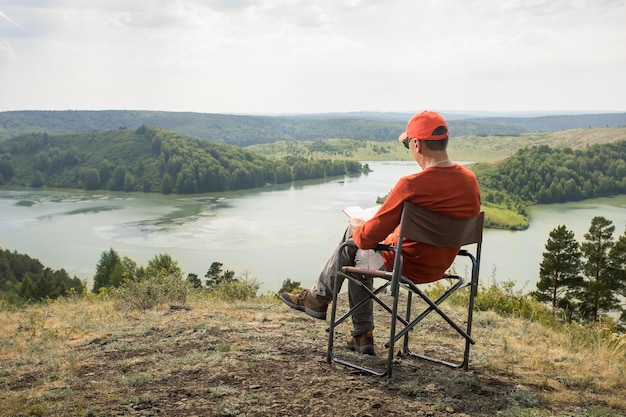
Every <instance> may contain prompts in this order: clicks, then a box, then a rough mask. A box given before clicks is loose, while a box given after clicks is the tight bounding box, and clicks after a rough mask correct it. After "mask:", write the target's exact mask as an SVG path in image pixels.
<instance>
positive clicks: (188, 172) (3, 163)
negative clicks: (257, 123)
mask: <svg viewBox="0 0 626 417" xmlns="http://www.w3.org/2000/svg"><path fill="white" fill-rule="evenodd" d="M362 169H363V168H362V166H361V164H360V163H359V162H357V161H341V160H327V159H316V160H313V159H307V158H304V157H294V156H287V157H284V158H281V159H270V158H266V157H263V156H260V155H257V154H254V153H251V152H248V151H245V150H243V149H241V148H238V147H235V146H231V145H224V144H219V143H214V142H208V141H201V140H198V139H193V138H188V137H184V136H181V135H179V134H176V133H174V132H170V131H167V130H164V129H161V128H149V127H146V126H140V127H139V128H137V129H136V130H127V129H120V130H115V131H110V132H102V133H95V132H94V133H83V134H77V135H59V136H53V135H48V134H46V133H44V134H29V135H23V136H20V137H17V138H13V139H10V140H7V141H3V142H0V185H3V184H5V185H11V186H32V187H42V186H48V187H57V188H81V189H85V190H99V189H103V190H112V191H143V192H161V193H164V194H170V193H178V194H193V193H206V192H214V191H226V190H238V189H246V188H255V187H261V186H264V185H266V184H280V183H287V182H291V181H293V180H305V179H318V178H324V177H331V176H341V175H345V174H358V173H361V172H362Z"/></svg>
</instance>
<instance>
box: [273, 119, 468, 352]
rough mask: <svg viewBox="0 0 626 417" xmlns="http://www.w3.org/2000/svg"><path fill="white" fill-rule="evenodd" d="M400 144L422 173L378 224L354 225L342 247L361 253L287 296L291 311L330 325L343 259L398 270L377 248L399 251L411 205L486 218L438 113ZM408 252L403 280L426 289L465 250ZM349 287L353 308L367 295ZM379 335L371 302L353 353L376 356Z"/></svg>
mask: <svg viewBox="0 0 626 417" xmlns="http://www.w3.org/2000/svg"><path fill="white" fill-rule="evenodd" d="M398 140H399V141H400V142H402V143H403V144H404V146H405V147H406V148H407V149H408V150H409V151H410V152H411V155H412V156H413V158H414V159H415V161H416V162H417V163H418V165H419V166H420V167H421V168H422V171H421V172H418V173H416V174H411V175H407V176H405V177H402V178H400V179H399V180H398V182H397V183H396V185H395V186H394V187H393V189H392V191H391V193H390V194H389V195H388V196H387V198H386V199H385V202H384V203H383V204H382V205H381V207H380V208H379V209H378V211H377V212H376V214H375V215H374V217H373V218H371V219H369V220H367V221H364V220H363V219H355V218H352V219H350V223H349V225H348V228H347V230H346V232H345V233H344V236H343V238H342V240H341V242H340V244H341V243H343V242H345V241H346V240H347V239H353V240H354V242H355V243H356V245H357V246H358V249H357V248H345V249H344V250H343V251H342V253H337V251H335V253H334V254H333V256H331V258H330V259H329V260H328V262H327V263H326V266H325V267H324V269H323V270H322V272H321V273H320V276H319V278H318V281H317V284H316V285H315V286H314V287H313V288H311V289H310V290H304V291H302V292H301V293H300V294H298V295H292V294H288V293H283V294H281V297H280V298H281V300H282V301H283V302H284V303H285V304H287V305H288V306H290V307H291V308H294V309H296V310H299V311H304V312H305V313H306V314H308V315H310V316H312V317H315V318H317V319H321V320H325V319H326V310H327V309H328V304H329V303H330V302H331V300H332V297H333V286H334V280H335V275H336V273H337V271H336V265H337V257H339V258H340V259H339V261H340V265H342V266H344V265H352V266H357V267H362V268H369V269H386V270H392V269H393V261H394V259H393V258H394V254H393V253H392V252H380V253H379V252H376V251H374V250H372V248H374V247H376V245H377V244H378V243H380V242H382V243H388V244H394V245H395V243H396V242H397V239H398V226H399V224H400V217H401V214H402V208H403V204H404V202H405V201H410V202H412V203H414V204H417V205H420V206H423V207H425V208H427V209H429V210H432V211H436V212H439V213H442V214H445V215H447V216H449V217H455V218H462V219H468V218H472V217H475V216H477V215H478V213H479V212H480V189H479V186H478V182H477V181H476V177H475V176H474V174H473V173H472V172H471V171H470V170H468V169H466V168H465V167H463V166H462V165H459V164H456V163H454V162H452V161H451V160H450V158H449V157H448V152H447V145H448V126H447V124H446V121H445V120H444V118H443V117H442V116H441V115H440V114H438V113H436V112H432V111H423V112H421V113H417V114H415V115H414V116H413V117H412V118H411V120H410V121H409V123H408V124H407V128H406V131H405V132H404V133H403V134H402V135H400V137H399V138H398ZM402 249H403V253H404V254H405V261H404V265H403V271H402V272H403V274H404V275H405V276H406V277H407V278H409V279H411V280H412V281H414V282H416V283H426V282H432V281H436V280H438V279H440V278H441V276H442V275H443V274H444V273H445V272H446V270H447V269H448V268H449V267H450V265H451V264H452V262H453V261H454V258H455V257H456V254H457V252H458V249H459V248H443V247H434V246H430V245H426V244H422V243H417V242H405V243H404V244H403V246H402ZM348 281H349V284H348V298H349V301H350V306H353V305H355V304H356V303H358V302H359V301H360V300H361V299H362V298H364V297H366V296H367V293H366V292H365V291H364V290H363V289H362V288H361V287H360V286H359V285H357V284H355V283H353V282H352V281H350V280H348ZM372 281H373V280H372V279H371V278H368V279H366V280H365V281H364V282H365V285H367V286H368V288H370V289H371V288H372V285H373V282H372ZM340 285H341V284H340ZM339 290H340V289H339V288H338V289H337V291H339ZM373 329H374V316H373V304H372V300H369V301H368V302H366V303H365V304H363V305H362V306H361V307H359V308H358V309H357V310H356V311H355V313H354V315H353V316H352V332H351V336H350V337H349V338H348V340H347V344H348V348H350V349H352V350H355V351H357V352H360V353H362V354H369V355H373V354H374V337H373V335H372V330H373Z"/></svg>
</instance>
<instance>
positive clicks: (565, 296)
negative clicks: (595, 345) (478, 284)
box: [531, 216, 626, 325]
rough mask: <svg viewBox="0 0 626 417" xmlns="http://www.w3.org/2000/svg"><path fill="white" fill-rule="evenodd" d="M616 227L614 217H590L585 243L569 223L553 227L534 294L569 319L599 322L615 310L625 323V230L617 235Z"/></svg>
mask: <svg viewBox="0 0 626 417" xmlns="http://www.w3.org/2000/svg"><path fill="white" fill-rule="evenodd" d="M614 232H615V225H614V224H613V222H612V221H610V220H607V219H606V218H604V217H602V216H596V217H594V218H593V219H592V220H591V226H590V227H589V230H588V232H587V233H585V235H584V240H583V241H582V242H581V243H579V242H578V241H576V239H575V236H574V233H573V232H572V231H570V230H568V229H567V227H566V226H565V225H559V226H557V227H556V228H554V229H553V230H552V231H551V232H550V237H549V238H548V241H547V242H546V244H545V252H544V253H543V260H542V261H541V265H540V271H539V281H538V282H537V290H536V291H534V292H533V293H531V294H532V295H534V296H536V297H537V299H538V300H539V301H542V302H545V303H548V304H549V305H550V306H551V307H552V311H553V314H554V315H557V314H560V315H561V316H562V317H564V318H565V320H567V321H568V322H571V321H574V320H576V321H581V322H597V321H599V320H601V319H602V318H603V317H605V316H606V314H608V313H616V314H620V315H621V316H620V317H621V319H620V321H621V323H622V325H626V310H625V309H624V302H623V300H620V298H619V297H620V296H622V297H626V230H624V233H623V234H622V235H620V236H619V237H618V238H617V239H615V238H614V237H613V233H614Z"/></svg>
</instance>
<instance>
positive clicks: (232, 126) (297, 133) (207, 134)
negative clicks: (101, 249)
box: [0, 110, 626, 147]
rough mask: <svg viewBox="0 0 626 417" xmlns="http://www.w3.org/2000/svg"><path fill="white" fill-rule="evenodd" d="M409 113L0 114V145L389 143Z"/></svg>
mask: <svg viewBox="0 0 626 417" xmlns="http://www.w3.org/2000/svg"><path fill="white" fill-rule="evenodd" d="M444 116H446V118H447V119H448V124H449V125H450V131H451V134H452V136H467V135H477V136H494V135H497V136H515V135H521V134H524V133H530V132H537V131H544V132H549V131H555V130H564V129H576V128H588V127H618V126H626V113H607V114H587V115H562V116H542V117H480V118H478V117H475V116H462V115H455V114H449V115H448V114H445V113H444ZM410 117H411V114H408V113H365V112H360V113H359V112H357V113H329V114H313V115H294V116H245V115H228V114H209V113H179V112H159V111H135V110H103V111H10V112H0V141H2V140H6V139H10V138H13V137H16V136H19V135H23V134H27V133H33V132H37V133H44V132H45V133H47V134H49V135H61V134H63V135H64V134H70V133H83V132H103V131H110V130H116V129H130V130H134V129H137V128H139V127H140V126H142V125H146V126H159V127H161V128H164V129H167V130H171V131H173V132H177V133H179V134H181V135H184V136H190V137H194V138H197V139H202V140H209V141H213V142H218V143H225V144H229V145H235V146H241V147H244V146H250V145H257V144H264V143H273V142H278V141H302V140H316V139H329V138H351V139H363V140H372V141H389V138H394V137H397V136H398V135H399V134H400V132H402V131H403V130H404V127H405V126H406V122H407V121H408V120H409V118H410Z"/></svg>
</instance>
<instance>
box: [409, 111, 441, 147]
mask: <svg viewBox="0 0 626 417" xmlns="http://www.w3.org/2000/svg"><path fill="white" fill-rule="evenodd" d="M447 137H448V124H447V123H446V121H445V120H444V118H443V116H441V115H440V114H439V113H437V112H434V111H428V110H425V111H423V112H421V113H416V114H415V115H414V116H413V117H412V118H411V120H409V123H408V124H407V125H406V132H404V133H403V134H401V135H400V137H399V138H398V140H399V141H400V142H402V141H403V140H404V139H406V138H411V139H420V140H441V139H446V138H447Z"/></svg>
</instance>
